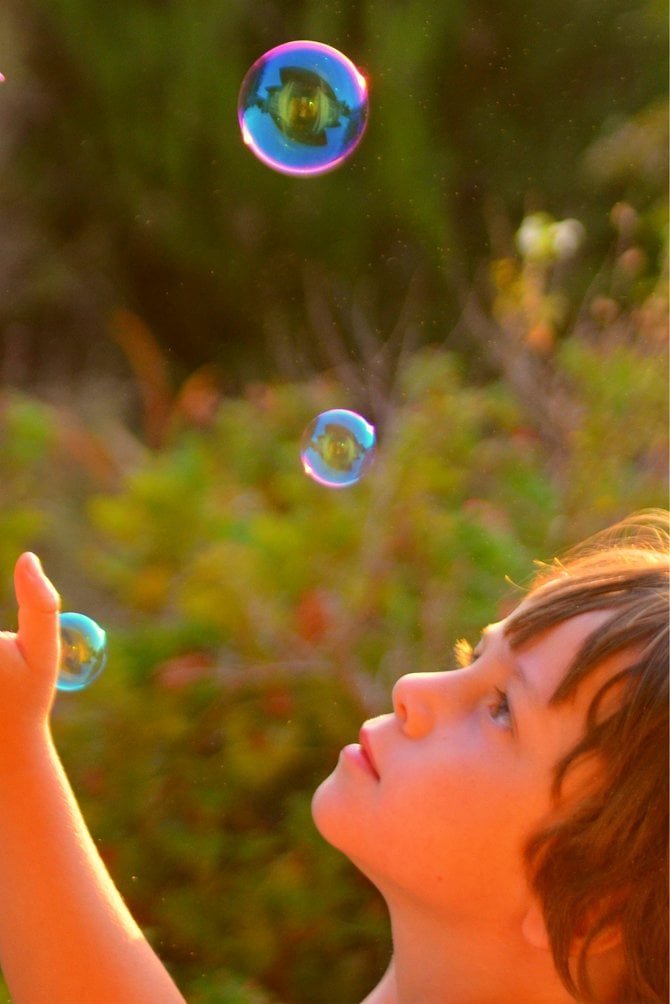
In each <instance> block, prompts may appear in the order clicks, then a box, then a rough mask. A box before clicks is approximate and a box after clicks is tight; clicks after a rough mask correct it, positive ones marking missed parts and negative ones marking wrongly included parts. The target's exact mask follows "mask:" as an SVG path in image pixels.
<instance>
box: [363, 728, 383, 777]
mask: <svg viewBox="0 0 670 1004" xmlns="http://www.w3.org/2000/svg"><path fill="white" fill-rule="evenodd" d="M358 741H359V743H360V746H361V752H362V754H363V756H364V757H365V759H366V760H367V762H368V763H369V765H370V767H371V768H372V772H373V774H374V775H375V777H376V778H377V780H379V771H378V770H377V764H376V763H375V758H374V756H373V754H372V750H371V748H370V740H369V738H368V735H367V732H366V731H365V726H363V728H362V729H361V730H360V732H359V733H358Z"/></svg>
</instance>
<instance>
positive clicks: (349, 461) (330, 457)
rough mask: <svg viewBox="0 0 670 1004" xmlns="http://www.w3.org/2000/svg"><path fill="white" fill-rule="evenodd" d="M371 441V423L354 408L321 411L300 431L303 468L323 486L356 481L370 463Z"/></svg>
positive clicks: (341, 485) (372, 449)
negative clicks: (352, 409)
mask: <svg viewBox="0 0 670 1004" xmlns="http://www.w3.org/2000/svg"><path fill="white" fill-rule="evenodd" d="M375 444H376V436H375V427H374V425H371V424H370V423H369V422H367V421H366V420H365V419H364V418H363V417H362V416H361V415H357V414H356V412H355V411H346V410H345V409H343V408H334V409H332V410H331V411H324V412H323V413H322V414H321V415H317V417H316V418H315V419H314V421H313V422H310V424H309V425H308V426H307V428H306V429H305V432H304V433H303V437H302V448H301V453H300V459H301V461H302V466H303V470H304V471H305V474H307V475H308V476H309V477H310V478H312V479H313V480H314V481H317V482H318V483H319V484H320V485H325V486H326V487H327V488H346V487H347V486H348V485H354V484H356V482H357V481H359V480H360V479H361V478H362V476H363V475H364V474H365V472H366V471H367V470H368V468H369V467H370V465H371V464H372V461H373V459H374V453H375Z"/></svg>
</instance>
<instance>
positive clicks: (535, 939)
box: [521, 898, 551, 952]
mask: <svg viewBox="0 0 670 1004" xmlns="http://www.w3.org/2000/svg"><path fill="white" fill-rule="evenodd" d="M521 932H522V934H523V936H524V938H525V940H526V941H527V942H528V944H529V945H531V946H532V947H533V948H540V949H542V950H543V951H545V952H548V951H549V950H550V947H551V946H550V944H549V935H548V934H547V927H546V925H545V922H544V914H543V913H542V910H541V908H540V904H539V903H538V902H537V900H536V899H535V898H533V900H532V901H531V904H530V906H529V907H528V910H527V911H526V915H525V917H524V918H523V922H522V924H521Z"/></svg>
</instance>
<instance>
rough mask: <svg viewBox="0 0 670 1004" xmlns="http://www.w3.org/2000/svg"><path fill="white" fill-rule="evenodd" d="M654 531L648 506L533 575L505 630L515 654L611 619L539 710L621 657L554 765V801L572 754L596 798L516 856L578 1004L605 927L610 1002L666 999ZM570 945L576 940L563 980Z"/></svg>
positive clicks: (661, 606) (661, 548) (658, 532)
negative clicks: (556, 632)
mask: <svg viewBox="0 0 670 1004" xmlns="http://www.w3.org/2000/svg"><path fill="white" fill-rule="evenodd" d="M667 524H668V514H667V513H664V512H662V511H660V510H650V511H647V512H645V513H641V514H638V515H637V516H633V517H630V518H629V519H628V520H624V521H623V522H622V523H619V524H617V525H616V526H615V527H612V528H611V529H610V530H609V531H605V533H604V534H600V535H598V536H597V537H595V538H592V539H591V540H589V541H587V543H586V544H585V545H583V546H582V547H581V548H579V549H576V551H575V552H571V553H570V554H569V555H568V556H567V557H566V558H564V559H563V560H562V561H558V560H556V561H554V562H552V563H551V564H550V565H544V566H542V567H541V570H540V572H539V574H538V576H537V578H536V580H535V581H534V583H533V585H532V586H531V590H530V592H529V595H528V597H527V598H526V599H525V600H524V602H523V603H522V605H521V606H520V608H519V610H518V612H517V613H515V614H513V615H512V617H510V618H509V621H508V625H507V628H506V634H507V636H508V638H509V641H510V644H511V645H512V646H516V645H520V644H522V643H523V642H524V641H525V640H528V639H529V638H531V637H533V636H534V635H535V634H537V633H538V632H540V631H543V630H546V629H547V628H549V627H551V626H553V625H555V624H557V623H560V622H561V621H564V620H567V619H569V618H570V617H573V616H575V615H576V614H578V613H584V612H585V611H588V610H607V611H612V617H611V618H610V619H609V620H608V621H607V622H605V623H604V624H603V625H601V626H600V627H598V628H596V629H595V630H594V631H593V632H592V634H591V635H590V636H589V637H588V638H586V640H585V641H584V643H583V645H582V647H581V650H580V651H579V652H578V653H577V656H576V657H575V659H574V661H573V662H572V664H571V665H570V666H569V667H568V669H567V671H566V675H565V677H564V679H563V681H562V682H561V683H560V684H559V686H558V688H557V689H556V691H555V692H554V694H553V695H552V697H551V700H550V704H560V703H561V702H563V701H566V700H568V699H569V698H570V696H571V695H572V694H574V692H575V690H576V688H577V687H578V686H579V684H580V682H581V681H582V680H583V679H584V678H585V677H586V676H588V675H589V673H590V672H591V671H592V670H593V669H594V668H595V667H597V666H598V665H599V664H600V663H602V661H603V660H604V659H605V658H607V657H608V656H610V655H612V654H613V653H616V652H620V653H623V654H624V655H625V656H626V657H627V659H626V663H625V666H624V668H623V669H621V670H620V671H619V672H618V673H616V674H615V676H614V677H613V678H612V679H610V680H608V681H607V682H606V683H604V684H603V685H602V686H601V687H600V689H599V690H598V692H597V693H596V695H595V697H594V698H593V700H592V702H591V705H590V707H589V710H588V714H587V722H586V731H585V734H584V735H583V737H582V739H581V741H580V742H579V743H578V744H577V745H576V746H575V747H574V748H573V749H572V750H570V752H569V753H568V754H567V755H566V756H565V757H564V758H563V759H562V760H561V761H560V762H559V763H558V764H557V766H556V770H555V775H554V782H553V795H554V798H555V800H556V804H557V806H558V804H559V799H560V794H561V790H562V786H563V782H564V780H565V777H566V775H567V774H568V772H569V771H570V769H571V767H573V766H574V765H575V764H576V763H577V762H578V761H583V759H584V758H585V757H593V756H595V757H596V758H597V762H598V764H599V765H600V769H599V774H598V781H599V783H598V787H597V789H596V790H590V791H589V792H588V793H587V794H585V795H583V796H580V797H579V798H578V799H576V802H570V803H569V804H568V805H567V807H566V808H565V811H563V812H558V813H557V815H556V818H555V819H554V820H553V821H552V822H551V824H550V825H548V826H547V827H546V828H544V829H543V830H542V831H541V832H539V833H537V834H535V835H534V836H533V837H532V838H531V839H530V841H529V842H528V845H527V847H526V861H527V864H528V868H529V874H530V879H531V885H532V887H533V889H534V891H535V892H536V894H537V895H538V897H539V900H540V902H541V904H542V908H543V912H544V918H545V924H546V928H547V932H548V934H549V938H550V942H551V947H552V952H553V956H554V962H555V965H556V969H557V972H558V973H559V975H560V976H561V979H562V980H563V983H564V985H565V986H566V988H567V989H568V990H569V992H570V993H572V994H573V995H575V996H577V997H579V999H581V1000H597V999H598V998H597V997H594V996H593V993H594V991H593V988H592V986H591V985H590V980H589V973H588V956H589V947H590V946H592V944H593V942H594V939H596V938H598V936H599V935H600V934H601V933H602V932H604V931H606V930H611V929H615V930H618V932H619V933H620V935H621V939H622V946H623V953H622V954H623V972H624V975H623V978H622V984H621V986H620V988H619V990H618V993H617V996H616V998H615V1000H616V1002H618V1004H632V1002H635V1004H651V1002H655V1004H661V1002H666V1001H667V1000H668V659H669V656H668V622H669V606H668V576H669V566H670V554H669V545H668V531H667ZM612 695H616V700H614V701H613V702H612V701H608V700H607V698H608V697H610V696H612ZM612 704H613V707H612ZM577 936H579V938H580V939H581V938H583V939H584V940H583V943H582V948H581V951H580V953H579V957H578V960H577V965H576V967H575V969H576V971H573V967H572V965H571V959H570V955H571V948H572V946H573V945H574V940H575V938H576V937H577ZM608 999H609V998H608Z"/></svg>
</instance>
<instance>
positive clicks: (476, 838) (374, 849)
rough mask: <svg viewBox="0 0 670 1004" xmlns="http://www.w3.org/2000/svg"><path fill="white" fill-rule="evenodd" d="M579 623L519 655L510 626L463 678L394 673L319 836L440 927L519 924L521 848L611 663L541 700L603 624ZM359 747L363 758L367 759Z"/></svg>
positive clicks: (326, 785)
mask: <svg viewBox="0 0 670 1004" xmlns="http://www.w3.org/2000/svg"><path fill="white" fill-rule="evenodd" d="M611 616H612V615H611V613H610V612H606V611H596V612H591V613H586V614H581V615H578V616H576V617H574V618H572V619H570V620H568V621H564V622H563V623H561V624H559V625H557V626H555V627H553V628H550V629H548V630H547V631H545V632H543V633H541V634H538V635H537V636H536V637H534V638H532V639H530V640H529V641H527V642H526V643H524V644H523V645H522V646H520V647H517V648H516V649H515V650H514V651H512V649H511V648H510V646H509V644H508V643H507V641H506V639H505V637H504V622H501V623H499V624H494V625H492V626H491V627H490V628H487V630H486V631H485V632H484V634H483V636H482V641H481V642H480V644H479V645H478V646H477V647H476V649H475V652H476V653H477V657H476V658H474V661H473V662H472V664H471V665H469V666H468V667H467V668H465V669H460V670H451V671H449V672H436V673H417V674H413V675H410V676H405V677H402V678H401V679H400V680H399V681H398V683H397V684H396V686H395V688H394V693H393V705H394V709H395V710H394V713H393V714H389V715H382V716H380V717H379V718H374V719H372V720H371V721H369V722H367V723H366V724H365V726H364V727H363V729H362V732H361V739H362V746H361V745H358V744H355V745H352V746H348V747H345V749H344V750H343V751H342V753H341V754H340V758H339V762H338V764H337V767H336V768H335V770H334V771H333V773H332V774H331V775H330V777H328V778H327V779H326V780H325V781H324V782H323V784H322V785H321V786H320V787H319V789H318V790H317V792H316V794H315V796H314V801H313V814H314V819H315V822H316V825H317V827H318V828H319V830H320V831H321V833H322V834H323V836H324V837H325V838H326V839H327V840H328V841H330V842H331V843H332V844H333V845H334V846H335V847H337V848H339V849H340V850H341V851H343V852H344V853H345V854H346V855H348V856H349V857H350V858H351V860H352V861H353V862H354V863H355V864H356V865H357V866H358V867H359V868H360V869H361V870H362V871H363V872H364V873H365V874H366V875H368V876H369V878H370V879H371V880H372V881H373V882H375V884H376V885H378V887H379V888H380V890H381V891H382V893H383V894H384V896H385V897H386V898H387V901H388V902H389V905H392V904H393V901H394V900H395V901H403V900H404V901H405V902H411V903H414V904H415V905H417V906H419V907H420V908H429V909H430V910H431V912H433V913H434V912H436V911H437V913H438V915H439V916H440V917H441V919H442V920H444V921H445V922H447V923H449V922H454V923H457V924H458V923H463V924H466V923H467V922H468V921H469V922H471V923H474V924H478V925H482V924H492V925H494V926H496V927H499V926H500V925H501V924H502V925H509V924H510V923H515V922H516V920H517V919H518V921H519V923H521V922H522V920H523V916H524V914H525V911H526V908H527V906H528V903H529V892H528V887H527V882H526V879H525V873H524V866H523V859H522V854H523V846H524V843H525V841H526V840H527V838H528V837H529V836H530V835H531V834H532V833H534V832H535V831H536V830H537V829H538V828H539V827H540V826H541V825H542V822H543V819H544V818H545V817H546V815H547V813H548V812H549V810H550V809H551V807H552V801H551V795H550V788H551V782H552V777H553V771H554V767H555V765H556V763H557V762H558V760H559V759H560V758H561V756H562V755H563V754H565V753H566V752H567V751H568V750H569V749H571V748H572V747H573V746H574V745H575V743H576V742H577V741H578V740H579V738H580V736H581V735H582V733H583V731H584V726H585V714H586V710H587V708H588V705H589V702H590V700H591V698H592V697H593V695H594V693H595V692H596V690H597V688H598V686H599V685H600V684H601V683H602V682H603V680H604V679H606V678H607V677H609V676H610V675H611V674H612V672H613V671H614V669H615V667H616V666H618V665H619V663H620V661H621V660H620V657H619V658H618V659H614V660H609V661H608V663H607V664H603V665H602V666H601V667H598V669H597V670H595V671H594V672H593V673H592V674H591V675H590V676H589V677H588V678H587V679H586V680H585V681H584V683H583V684H582V685H581V686H580V687H579V689H578V690H577V693H576V694H575V696H574V699H571V700H569V701H568V702H566V703H564V704H561V705H559V706H556V707H548V701H549V699H550V697H551V695H552V694H553V692H554V690H555V689H556V687H557V685H558V684H559V682H560V681H561V680H562V678H563V676H564V674H565V671H566V669H567V667H568V665H569V664H570V662H571V661H572V659H573V657H574V656H575V655H576V653H577V651H578V650H579V647H580V645H581V643H582V641H583V640H584V639H585V637H587V636H588V635H589V634H590V633H591V632H592V631H593V630H594V629H595V628H597V627H598V626H599V625H600V624H602V623H603V622H604V621H606V620H608V619H609V618H610V617H611ZM363 750H367V754H366V753H365V752H363Z"/></svg>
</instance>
